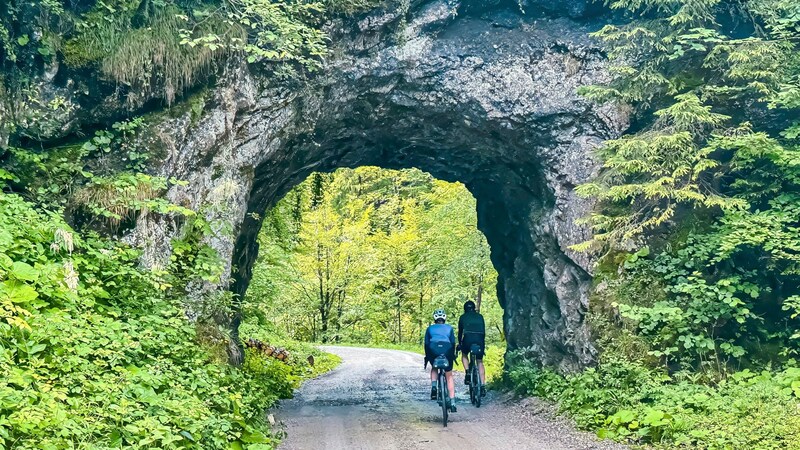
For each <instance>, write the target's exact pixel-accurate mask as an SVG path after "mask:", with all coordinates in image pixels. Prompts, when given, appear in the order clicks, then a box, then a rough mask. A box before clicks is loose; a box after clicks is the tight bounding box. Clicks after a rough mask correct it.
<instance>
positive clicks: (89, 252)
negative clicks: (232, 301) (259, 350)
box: [0, 194, 294, 449]
mask: <svg viewBox="0 0 800 450" xmlns="http://www.w3.org/2000/svg"><path fill="white" fill-rule="evenodd" d="M137 258H138V252H137V251H135V250H133V249H130V248H128V247H125V246H124V245H121V244H119V243H116V242H113V241H110V240H106V239H102V238H99V237H98V236H95V235H91V234H87V235H79V234H77V233H76V232H75V231H73V230H71V229H70V228H69V226H67V225H66V224H65V223H64V222H63V221H62V220H61V219H60V218H59V217H58V216H57V215H55V214H51V213H45V212H37V211H36V210H34V209H33V208H32V207H31V205H30V204H29V203H26V202H25V201H23V200H22V199H21V198H20V197H19V196H16V195H8V194H0V372H2V373H3V374H4V376H3V377H2V379H0V445H2V446H4V447H5V446H8V445H12V446H13V447H14V448H20V449H25V448H96V447H98V446H100V447H116V446H122V447H125V448H165V449H166V448H204V449H207V448H225V449H227V448H231V446H232V445H233V446H243V447H245V448H246V447H247V446H248V445H253V447H252V448H259V447H255V445H256V443H261V444H269V443H271V442H274V441H273V440H272V439H273V438H272V437H271V436H270V435H269V431H268V429H267V428H266V425H265V424H264V411H265V409H266V408H267V407H269V406H271V405H272V404H273V403H274V402H275V401H276V400H277V398H278V396H279V395H288V394H289V393H290V387H289V386H294V381H292V380H293V378H291V377H289V376H288V375H287V374H286V371H285V369H283V368H282V367H278V366H273V364H272V363H271V362H268V363H263V362H259V361H258V360H257V358H253V361H251V362H250V363H249V364H250V365H249V366H247V367H245V368H243V369H241V370H240V369H236V368H233V367H230V366H228V365H227V364H225V363H222V364H220V363H218V362H215V361H213V360H211V359H210V356H209V354H208V352H207V351H205V350H204V349H203V348H202V347H201V346H200V344H199V343H198V342H200V341H202V336H200V335H199V334H198V333H197V332H196V331H195V327H194V326H193V325H192V324H191V323H189V322H188V321H186V319H185V318H184V313H183V311H182V308H181V307H180V305H179V303H178V302H174V301H171V300H169V297H168V296H167V295H166V292H165V289H167V287H166V285H165V283H164V280H163V278H162V277H161V276H159V275H158V274H155V273H152V272H146V271H142V270H140V269H138V268H137V265H138V261H137ZM287 383H288V384H287ZM260 448H264V447H260Z"/></svg>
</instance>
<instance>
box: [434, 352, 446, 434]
mask: <svg viewBox="0 0 800 450" xmlns="http://www.w3.org/2000/svg"><path fill="white" fill-rule="evenodd" d="M448 365H449V362H448V361H447V357H446V356H444V355H439V356H437V357H436V359H434V360H433V367H434V368H435V369H436V370H437V371H438V376H437V378H436V386H437V388H436V401H437V402H438V403H439V406H441V407H442V424H443V425H444V426H445V427H447V416H448V414H449V413H450V405H448V402H449V401H450V392H449V391H448V390H447V377H446V376H445V370H446V369H447V366H448Z"/></svg>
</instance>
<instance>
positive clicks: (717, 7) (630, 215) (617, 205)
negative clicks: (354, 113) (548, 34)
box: [576, 0, 800, 378]
mask: <svg viewBox="0 0 800 450" xmlns="http://www.w3.org/2000/svg"><path fill="white" fill-rule="evenodd" d="M610 4H611V7H612V8H614V9H619V10H622V11H626V12H627V13H628V14H629V16H630V17H631V20H630V22H629V23H627V24H624V25H608V26H606V27H605V28H603V29H602V30H600V31H599V32H597V33H596V35H597V36H598V37H600V38H602V39H604V40H605V41H607V42H608V43H609V44H610V45H612V46H613V48H614V50H613V52H612V53H613V54H612V58H613V61H614V63H615V66H614V70H615V72H616V74H617V78H616V79H615V80H614V81H613V82H612V83H610V84H609V85H607V86H595V87H591V88H588V89H586V90H585V94H586V95H587V96H589V97H591V98H594V99H597V100H602V101H608V100H615V101H623V102H632V103H633V105H634V106H635V107H636V114H637V116H638V117H637V118H638V120H639V121H640V122H641V123H642V125H643V126H641V131H638V132H636V133H635V134H632V135H629V136H625V137H623V138H621V139H618V140H612V141H609V142H607V143H606V145H605V146H604V147H603V148H602V149H601V150H600V152H599V156H600V157H601V159H602V161H603V162H604V170H603V172H602V173H601V174H600V176H599V177H598V178H597V179H596V180H594V181H593V182H591V183H588V184H585V185H583V186H580V187H579V189H578V190H579V193H580V194H582V195H585V196H591V197H594V198H597V199H598V200H600V207H599V208H598V210H597V211H596V213H594V214H593V215H592V216H591V217H589V218H588V219H587V221H588V222H589V223H590V224H591V225H592V226H593V227H594V230H595V236H594V239H593V241H590V242H587V243H585V244H582V245H579V246H576V248H578V249H583V250H588V249H592V248H598V247H604V248H613V247H620V246H621V247H624V248H642V246H643V245H646V244H648V243H649V244H651V246H652V249H653V251H652V254H650V255H649V256H648V255H641V258H638V260H637V261H634V260H632V259H629V260H628V261H627V262H626V263H625V265H624V267H622V268H620V269H619V270H618V269H617V268H616V267H613V268H611V270H609V271H608V273H607V274H606V278H609V279H614V280H615V283H616V285H617V288H618V289H621V291H626V290H627V291H635V292H634V294H633V295H625V296H621V297H618V298H617V299H615V300H612V301H615V305H614V307H618V309H619V312H620V313H621V315H622V317H623V318H625V319H627V320H628V321H630V322H632V323H633V324H635V327H636V331H637V332H638V333H640V334H641V336H643V337H645V338H646V340H647V342H648V344H649V345H651V346H652V349H651V354H652V355H654V356H657V357H659V358H660V359H661V360H662V362H663V363H664V364H665V365H666V366H667V367H670V368H673V369H674V368H676V367H689V366H693V367H695V368H697V367H702V368H703V369H702V370H703V371H704V372H707V371H708V370H711V369H713V370H715V371H716V372H718V373H720V374H724V373H725V372H726V371H728V370H729V369H730V368H731V367H734V368H735V367H740V366H741V365H742V364H745V365H746V364H751V363H754V362H760V363H763V362H764V361H767V360H775V361H779V360H781V358H785V357H786V356H789V355H792V354H795V353H796V352H797V342H795V339H796V338H793V336H794V331H793V330H794V329H795V328H796V327H797V326H798V323H797V322H796V321H795V317H792V315H793V311H794V308H793V306H792V305H791V299H793V298H795V296H796V295H797V294H798V293H800V274H799V273H798V254H799V253H798V249H800V221H799V220H800V219H798V217H800V216H798V212H800V196H798V195H796V192H800V184H799V183H798V181H800V147H799V146H798V141H797V139H796V138H797V134H796V133H795V128H796V124H794V125H792V121H791V120H789V118H790V117H792V115H793V114H794V115H795V116H796V111H797V108H798V106H800V103H798V102H796V96H797V92H798V90H797V89H798V86H800V84H798V83H800V64H799V62H800V59H799V58H798V55H800V52H798V48H797V43H798V38H800V29H798V28H797V27H796V24H797V18H796V16H797V4H796V2H793V1H785V0H774V1H770V2H766V3H765V2H745V3H741V4H738V3H737V4H734V2H726V1H720V0H713V1H712V0H709V1H699V2H697V1H675V2H673V1H663V0H645V1H638V0H637V1H628V0H622V1H613V2H611V3H610ZM734 36H736V37H734ZM655 105H658V106H657V107H656V106H655ZM765 115H769V117H771V119H770V120H764V119H763V117H765ZM787 127H788V128H787ZM676 223H681V224H683V226H682V227H680V228H676V227H675V226H674V225H675V224H676ZM643 280H648V281H649V282H650V283H651V285H656V286H659V287H660V288H661V289H662V291H663V294H664V295H663V296H662V297H661V298H659V299H657V300H656V301H654V302H641V301H639V299H642V298H644V296H642V295H637V294H641V293H642V291H643V290H647V289H648V288H644V289H638V288H637V289H630V287H636V286H638V287H642V286H644V283H643ZM622 285H627V286H628V288H621V286H622ZM650 289H651V288H650ZM621 291H620V292H621ZM628 294H630V292H628ZM787 301H788V302H789V303H786V302H787ZM764 345H766V346H767V348H768V349H769V351H767V352H765V351H764V348H763V347H762V346H764ZM712 378H713V377H712Z"/></svg>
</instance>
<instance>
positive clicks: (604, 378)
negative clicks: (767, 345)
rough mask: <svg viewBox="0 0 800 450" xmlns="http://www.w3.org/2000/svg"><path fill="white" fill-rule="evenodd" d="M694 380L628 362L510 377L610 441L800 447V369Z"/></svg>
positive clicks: (523, 371) (526, 370)
mask: <svg viewBox="0 0 800 450" xmlns="http://www.w3.org/2000/svg"><path fill="white" fill-rule="evenodd" d="M690 375H691V373H690V372H684V373H680V374H677V375H675V376H672V377H670V376H668V375H666V374H665V373H664V372H663V371H661V370H656V369H652V368H650V367H648V366H647V365H644V364H642V363H638V362H630V361H626V360H624V359H622V358H617V359H614V358H605V360H604V361H602V362H601V363H600V364H599V365H598V366H597V367H596V368H592V369H588V370H586V371H584V372H582V373H579V374H576V375H570V376H563V375H559V374H557V373H555V372H553V371H551V370H547V369H541V368H538V367H536V366H534V365H531V364H525V363H523V364H518V365H516V366H515V367H514V368H513V369H511V371H510V372H509V374H508V376H509V380H510V381H511V383H512V384H513V385H514V386H515V387H516V389H517V390H518V392H520V393H523V394H526V395H537V396H540V397H543V398H546V399H550V400H553V401H556V402H558V404H559V406H560V408H561V410H562V411H564V412H567V413H569V414H570V415H571V416H572V417H574V419H575V421H576V422H577V423H578V425H579V426H581V427H583V428H587V429H592V430H596V431H597V434H598V436H600V437H603V438H611V439H615V440H618V441H626V442H634V443H649V444H653V445H655V446H656V447H665V448H691V449H714V450H722V449H749V448H758V449H783V448H799V446H800V417H799V416H798V411H800V399H798V394H799V393H800V379H799V378H798V376H800V369H797V368H788V369H785V370H783V371H780V372H770V371H764V372H761V373H753V372H750V371H748V370H744V371H741V372H737V373H734V374H731V376H730V377H729V378H728V379H727V380H724V381H721V382H720V383H718V384H717V385H716V386H708V385H703V384H698V383H697V382H696V381H695V380H694V379H693V378H692V377H691V376H690Z"/></svg>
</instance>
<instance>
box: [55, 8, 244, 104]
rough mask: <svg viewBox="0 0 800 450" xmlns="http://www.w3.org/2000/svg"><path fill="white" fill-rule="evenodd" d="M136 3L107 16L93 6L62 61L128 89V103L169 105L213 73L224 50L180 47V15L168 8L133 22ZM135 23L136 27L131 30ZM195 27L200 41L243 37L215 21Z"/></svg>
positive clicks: (68, 42) (219, 21)
mask: <svg viewBox="0 0 800 450" xmlns="http://www.w3.org/2000/svg"><path fill="white" fill-rule="evenodd" d="M138 3H139V2H130V1H120V2H118V4H116V5H115V6H116V8H114V12H113V13H111V14H109V12H108V11H107V8H108V7H106V6H103V5H98V6H97V7H96V8H95V9H94V10H92V11H91V12H89V13H87V14H85V15H84V16H83V18H82V19H83V20H82V22H81V24H82V30H81V31H79V32H78V33H77V35H76V36H75V37H73V38H72V39H69V40H68V41H67V42H66V44H65V45H64V48H63V54H64V61H65V63H66V64H67V65H68V66H71V67H76V68H81V67H99V68H100V71H101V72H102V74H103V76H105V77H107V78H109V79H111V80H113V81H114V82H116V83H119V84H122V85H124V86H128V87H129V88H130V91H129V95H128V101H129V102H130V103H133V104H135V105H141V104H142V103H143V102H145V101H147V100H148V99H149V98H150V96H151V95H152V94H154V93H156V92H158V93H163V96H164V99H165V100H166V101H167V103H170V104H171V103H172V102H173V101H174V100H175V98H176V97H177V96H179V95H182V94H183V93H184V92H186V90H188V89H189V88H191V87H192V86H194V85H195V84H197V82H198V81H200V80H202V79H203V78H204V77H205V76H206V75H208V74H210V73H211V72H212V71H213V69H214V62H215V61H217V60H218V59H220V58H222V57H224V56H225V55H226V54H227V47H226V46H224V45H223V46H219V47H218V48H215V49H210V48H208V47H206V46H202V45H199V46H195V47H191V46H189V45H185V44H182V43H181V30H182V29H183V28H184V27H186V22H185V21H184V20H183V19H181V15H183V14H185V12H184V11H182V10H181V9H179V8H177V7H174V6H170V7H165V8H163V9H159V10H158V11H156V12H153V13H152V14H150V15H148V16H147V17H144V18H142V17H139V16H136V17H134V16H135V15H136V13H137V11H136V8H135V7H134V5H136V4H138ZM134 18H136V19H137V20H136V22H137V23H139V22H141V23H140V26H138V27H137V26H134V24H133V22H134ZM196 27H197V29H196V30H195V32H196V33H198V34H200V35H205V34H218V35H222V36H226V37H228V38H231V39H233V38H240V39H241V38H244V37H245V35H244V32H243V30H241V29H240V27H238V25H230V24H227V23H225V22H223V21H222V20H219V19H218V20H206V21H203V23H202V24H197V25H196Z"/></svg>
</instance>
